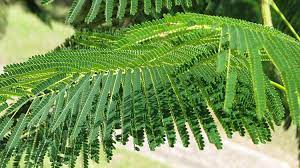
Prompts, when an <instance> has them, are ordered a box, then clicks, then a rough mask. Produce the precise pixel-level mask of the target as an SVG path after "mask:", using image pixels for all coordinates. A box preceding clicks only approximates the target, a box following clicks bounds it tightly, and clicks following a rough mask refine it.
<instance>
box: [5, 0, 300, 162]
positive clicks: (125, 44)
mask: <svg viewBox="0 0 300 168" xmlns="http://www.w3.org/2000/svg"><path fill="white" fill-rule="evenodd" d="M78 3H79V2H78ZM177 3H181V1H180V2H179V1H178V2H177ZM68 43H71V44H77V45H76V47H75V48H72V47H68V46H67V45H66V46H65V47H64V46H62V47H60V48H58V49H56V50H54V51H52V52H50V53H47V54H45V55H38V56H34V57H32V58H30V59H29V60H28V61H26V62H24V63H20V64H12V65H8V66H6V67H5V69H4V73H3V74H1V75H0V80H1V81H0V96H1V97H2V101H1V104H0V111H1V112H0V116H1V117H0V121H1V124H0V142H1V143H0V149H1V150H0V151H1V153H0V155H1V160H0V163H1V165H5V164H6V163H7V161H8V160H9V159H10V158H11V157H15V158H16V164H17V163H18V160H19V159H18V158H19V157H20V156H19V155H20V153H19V152H24V155H25V157H24V158H25V159H24V160H25V164H26V165H27V166H28V167H32V166H34V167H36V166H38V165H42V163H43V158H44V156H45V155H46V154H48V156H49V158H50V160H51V162H52V166H53V167H59V166H61V165H63V164H65V165H69V166H70V167H74V166H75V161H76V158H77V157H80V156H82V157H83V160H84V161H85V162H84V166H85V167H86V166H87V165H88V160H89V159H90V158H91V159H93V160H95V161H98V160H99V157H98V151H99V150H100V146H103V150H104V151H105V154H106V157H107V159H108V160H110V159H111V157H112V155H113V153H112V151H113V149H115V144H116V142H121V143H122V144H126V143H127V142H128V139H129V137H133V143H134V145H135V147H136V149H137V150H138V148H139V147H140V146H142V145H143V144H144V142H148V145H149V148H150V149H151V150H154V149H155V148H157V147H159V146H160V145H161V144H164V143H168V144H169V146H170V147H173V146H174V144H175V143H176V141H177V140H178V139H177V138H180V140H181V142H182V144H183V146H184V147H187V146H189V143H190V141H191V137H190V135H189V129H188V128H190V130H191V133H192V135H193V138H194V139H195V141H196V142H197V144H198V147H199V149H204V145H205V144H204V141H203V135H204V134H206V135H207V137H208V139H209V142H210V143H212V144H214V145H215V146H216V148H217V149H221V148H222V140H221V136H220V133H219V131H218V129H219V128H218V124H217V121H215V120H216V119H217V120H218V122H220V124H221V127H222V128H223V129H224V130H225V132H226V134H227V136H228V137H231V136H232V135H233V133H234V132H238V133H239V134H240V135H241V136H244V135H245V134H249V136H250V137H251V139H252V141H253V142H254V143H255V144H257V143H266V142H268V141H270V140H271V128H273V125H274V124H276V125H279V124H280V123H281V121H282V119H283V116H284V115H283V114H284V108H283V105H282V100H281V98H280V96H279V94H278V93H277V92H278V91H277V90H276V89H275V88H274V86H273V85H272V84H271V83H270V81H269V79H268V77H267V76H266V74H265V73H264V72H263V70H262V63H261V62H262V61H265V60H269V61H271V62H272V63H273V64H274V65H275V66H276V68H277V69H278V71H279V72H280V74H281V78H282V82H283V85H284V87H285V89H286V97H287V100H288V107H289V109H290V111H291V117H292V118H293V120H294V121H295V123H297V124H300V122H299V121H300V120H299V108H300V107H299V101H298V100H299V93H300V87H299V86H300V81H299V79H298V78H296V77H297V75H300V74H299V73H300V72H299V67H298V65H299V62H300V60H299V55H300V45H299V43H298V42H296V41H295V40H294V39H293V38H291V37H289V36H287V35H284V34H282V33H280V32H278V31H276V30H274V29H270V28H264V27H262V26H260V25H256V24H252V23H247V22H243V21H239V20H234V19H228V18H219V17H212V16H205V15H197V14H178V15H176V16H173V17H171V16H166V17H165V18H164V19H161V20H156V21H153V22H149V23H144V24H141V25H136V26H133V27H131V28H128V29H126V30H122V31H121V32H118V33H115V34H106V35H105V34H103V33H102V34H101V33H95V32H90V33H88V32H78V33H77V34H76V35H75V37H73V38H71V39H69V40H68ZM97 44H98V45H97ZM224 53H225V54H224ZM224 55H225V56H224ZM266 56H268V57H269V59H266V58H265V57H266ZM176 133H178V134H179V137H176ZM79 135H80V136H79Z"/></svg>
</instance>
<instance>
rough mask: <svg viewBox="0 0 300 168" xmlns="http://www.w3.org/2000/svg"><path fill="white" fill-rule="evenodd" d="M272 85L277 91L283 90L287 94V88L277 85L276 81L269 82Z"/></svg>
mask: <svg viewBox="0 0 300 168" xmlns="http://www.w3.org/2000/svg"><path fill="white" fill-rule="evenodd" d="M269 81H270V83H271V85H273V86H275V87H276V88H277V89H279V90H282V91H284V92H285V93H286V88H285V87H284V86H282V85H280V84H279V83H276V82H274V81H271V80H269Z"/></svg>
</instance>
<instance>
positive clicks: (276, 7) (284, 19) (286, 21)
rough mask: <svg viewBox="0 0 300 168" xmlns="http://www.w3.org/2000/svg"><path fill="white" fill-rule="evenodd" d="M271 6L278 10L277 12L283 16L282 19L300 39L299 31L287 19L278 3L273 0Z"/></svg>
mask: <svg viewBox="0 0 300 168" xmlns="http://www.w3.org/2000/svg"><path fill="white" fill-rule="evenodd" d="M271 6H272V8H273V9H274V10H275V11H276V12H277V14H278V15H279V16H280V17H281V19H282V20H283V21H284V23H285V24H286V25H287V27H288V28H289V29H290V31H291V32H292V33H293V35H294V36H295V37H296V39H297V40H299V41H300V37H299V35H298V34H297V32H296V31H295V29H294V28H293V26H292V25H291V24H290V22H289V21H288V20H287V19H286V17H285V16H284V14H282V12H281V11H280V9H279V8H278V6H277V5H276V3H275V2H274V1H273V0H271Z"/></svg>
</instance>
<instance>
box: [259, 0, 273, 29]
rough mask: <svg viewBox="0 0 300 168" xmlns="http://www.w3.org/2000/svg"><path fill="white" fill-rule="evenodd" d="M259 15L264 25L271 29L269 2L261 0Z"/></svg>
mask: <svg viewBox="0 0 300 168" xmlns="http://www.w3.org/2000/svg"><path fill="white" fill-rule="evenodd" d="M261 15H262V19H263V23H264V25H265V26H269V27H273V23H272V16H271V9H270V0H261Z"/></svg>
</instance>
